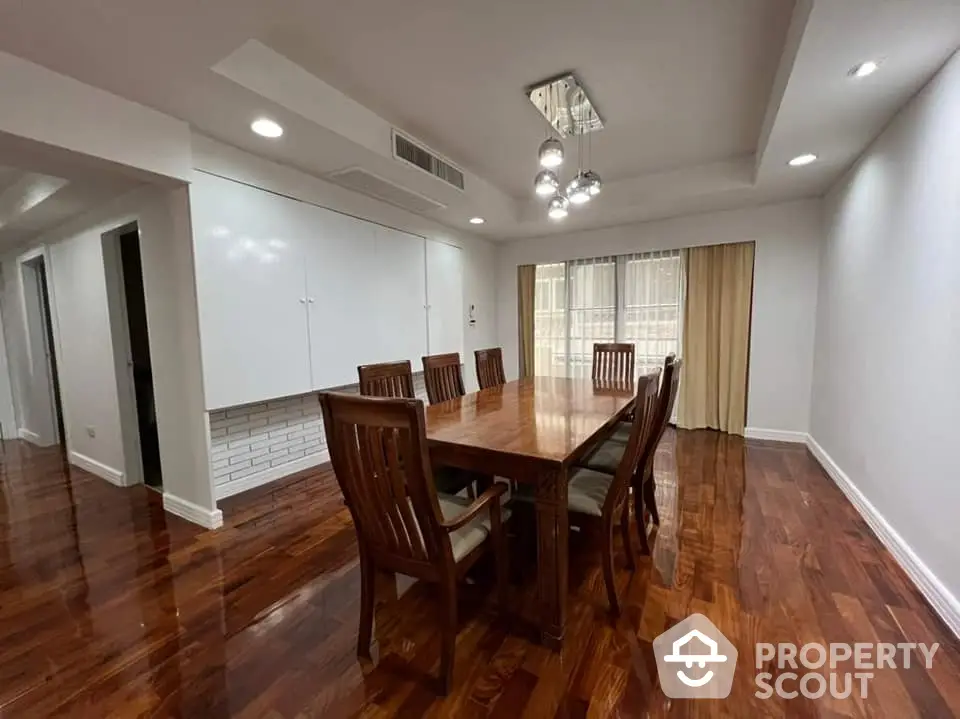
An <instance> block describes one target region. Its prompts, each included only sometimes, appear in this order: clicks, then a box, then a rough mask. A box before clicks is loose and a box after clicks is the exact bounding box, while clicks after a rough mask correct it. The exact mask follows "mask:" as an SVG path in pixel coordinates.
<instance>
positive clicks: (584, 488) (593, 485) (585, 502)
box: [513, 467, 613, 517]
mask: <svg viewBox="0 0 960 719" xmlns="http://www.w3.org/2000/svg"><path fill="white" fill-rule="evenodd" d="M612 482H613V477H612V476H611V475H609V474H603V473H602V472H594V471H593V470H590V469H584V468H583V467H578V468H577V469H574V470H573V473H572V474H571V475H570V481H569V482H568V484H567V510H568V511H570V512H579V513H581V514H589V515H591V516H594V517H599V516H601V515H602V514H603V503H604V501H605V500H606V498H607V492H608V491H609V490H610V484H611V483H612ZM513 499H514V500H515V501H518V502H528V503H533V501H534V493H533V487H531V486H530V485H527V484H521V485H520V486H519V487H518V490H517V493H516V494H515V495H514V497H513Z"/></svg>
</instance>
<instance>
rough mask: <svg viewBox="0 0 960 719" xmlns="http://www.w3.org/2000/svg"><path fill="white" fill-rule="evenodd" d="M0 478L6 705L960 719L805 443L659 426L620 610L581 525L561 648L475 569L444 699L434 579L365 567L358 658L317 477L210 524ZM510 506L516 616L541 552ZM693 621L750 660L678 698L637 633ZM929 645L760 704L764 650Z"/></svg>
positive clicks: (956, 698)
mask: <svg viewBox="0 0 960 719" xmlns="http://www.w3.org/2000/svg"><path fill="white" fill-rule="evenodd" d="M2 466H3V470H2V473H0V637H2V644H0V716H3V717H28V718H30V719H33V718H34V717H46V716H68V717H88V716H89V717H139V716H149V717H190V718H192V717H198V718H203V719H218V718H220V717H254V718H260V717H269V718H271V719H273V718H278V717H324V719H332V718H333V717H348V716H410V717H420V716H453V717H474V716H478V717H479V716H496V717H500V716H506V717H517V718H519V717H579V716H597V717H607V716H622V717H634V716H636V717H643V716H666V715H669V716H725V717H752V716H811V717H813V716H830V717H833V716H850V717H858V716H864V717H865V716H870V717H880V716H889V717H897V718H900V717H910V716H930V717H949V716H958V715H960V647H958V643H957V641H956V640H955V639H954V638H953V637H951V636H950V635H949V633H948V631H947V630H946V629H945V628H944V626H943V625H942V624H941V623H940V621H939V620H938V619H937V618H936V616H935V615H934V614H933V613H932V611H931V610H930V609H929V607H928V605H927V604H926V602H925V601H924V599H923V598H922V597H921V596H920V594H919V593H918V592H917V590H916V589H915V588H914V587H913V586H912V585H911V584H910V583H909V581H908V580H907V578H906V577H905V575H904V574H903V572H902V571H901V570H900V569H899V568H898V567H897V566H896V564H895V563H894V561H893V560H892V558H891V557H890V555H889V554H888V553H887V552H886V551H885V550H884V549H883V548H882V546H881V545H880V544H879V542H878V541H877V540H876V539H875V538H874V536H873V535H872V534H871V533H870V531H869V529H868V528H867V526H866V524H865V523H864V521H863V520H862V519H861V518H860V516H859V515H858V514H857V512H856V511H855V510H854V508H853V507H852V506H851V505H850V504H849V503H848V502H847V501H846V499H845V498H844V497H843V495H842V494H841V493H840V492H839V491H838V490H837V489H836V487H834V485H833V484H832V483H831V482H830V480H829V479H827V478H826V476H825V475H824V474H823V473H822V471H821V470H820V468H819V467H818V465H817V464H816V463H815V462H814V460H813V459H812V458H811V457H810V456H809V455H808V454H807V452H806V450H805V449H803V448H801V447H791V446H788V445H774V444H767V443H751V442H744V441H743V440H740V439H737V438H732V437H727V436H724V435H720V434H716V433H711V432H676V433H675V432H672V431H671V432H668V434H667V437H666V438H665V440H664V442H663V444H662V445H661V451H660V452H659V453H658V456H657V464H656V472H657V481H658V504H659V506H660V508H661V509H660V514H661V517H662V525H661V527H660V529H659V532H658V534H657V535H656V536H655V538H654V551H653V555H652V556H650V557H642V558H640V560H639V566H638V569H637V571H636V572H633V573H630V572H628V571H627V570H626V567H625V565H624V562H623V558H622V553H621V556H620V557H619V559H618V561H619V564H618V574H617V577H618V582H619V589H620V594H621V598H622V600H623V604H624V614H623V616H622V617H621V619H620V620H619V621H618V622H616V623H613V622H611V620H610V619H609V617H608V614H607V611H606V598H605V595H604V589H603V580H602V577H601V576H600V569H599V564H598V560H597V558H598V553H597V551H596V547H594V546H592V544H593V538H592V537H590V536H585V535H582V534H578V533H573V536H572V537H571V555H572V557H571V571H570V593H569V594H570V596H569V601H570V605H569V623H568V634H567V639H566V643H565V646H564V649H563V651H562V652H561V653H558V654H557V653H552V652H550V651H548V650H546V649H544V648H542V647H540V646H538V645H537V644H535V643H533V642H532V641H531V639H532V634H531V632H530V631H529V628H528V626H527V624H526V623H525V622H524V621H522V620H520V619H518V618H516V617H515V616H513V615H511V616H509V617H504V616H500V615H498V614H497V613H496V612H495V611H494V609H493V606H492V603H491V600H492V595H491V593H490V589H491V581H490V580H491V577H490V576H489V572H488V570H487V568H485V567H483V566H481V567H479V570H478V572H477V574H476V576H474V577H473V578H472V579H471V582H470V583H468V584H467V585H465V586H464V587H463V589H462V591H461V602H460V633H459V635H458V638H457V664H456V682H455V687H454V691H453V692H452V693H451V695H450V696H449V697H447V698H444V699H440V698H438V697H437V696H436V694H435V692H434V687H433V685H432V683H431V678H430V677H431V675H432V674H433V673H435V671H436V664H437V662H438V659H439V632H438V631H437V629H436V624H435V621H434V617H435V615H436V604H435V603H434V600H433V598H432V597H431V596H430V594H429V591H428V588H427V587H424V586H422V585H421V584H419V583H411V582H409V581H405V580H403V579H401V580H399V581H395V580H393V579H392V578H389V577H382V578H381V579H380V581H379V582H378V592H379V597H381V598H382V601H381V602H380V603H379V604H378V607H377V612H376V630H375V639H376V645H375V648H374V662H372V663H369V662H367V663H362V662H360V661H359V660H358V659H357V657H356V652H355V642H356V629H357V618H358V611H359V593H360V588H359V570H358V566H357V556H356V543H355V539H354V533H353V529H352V525H351V522H350V517H349V514H348V512H347V511H346V510H345V508H344V507H343V506H342V504H341V502H340V496H339V492H338V490H337V487H336V483H335V481H334V480H333V477H332V475H331V474H330V473H329V471H316V472H312V473H307V474H304V475H301V476H299V477H297V478H294V479H292V480H287V481H284V482H281V483H277V484H274V485H270V486H268V487H265V488H261V489H259V490H255V491H253V492H250V493H247V494H246V495H242V496H238V497H235V498H233V499H231V500H228V501H226V502H224V503H223V510H224V515H225V521H226V525H225V527H224V528H223V529H221V530H219V531H216V532H203V531H200V530H198V529H196V528H194V527H193V526H192V525H189V524H187V523H186V522H183V521H181V520H179V519H177V518H175V517H171V516H169V515H166V514H165V513H164V512H163V510H162V508H161V506H160V501H159V497H158V496H157V495H155V494H153V493H151V492H150V491H148V490H146V489H144V488H142V487H136V488H130V489H119V488H116V487H113V486H111V485H109V484H107V483H106V482H104V481H103V480H101V479H98V478H96V477H92V476H91V475H89V474H87V473H85V472H83V471H82V470H78V469H75V468H70V467H66V466H64V465H63V464H62V462H61V459H60V456H59V454H58V453H57V452H56V451H55V450H39V449H36V448H33V447H31V446H29V445H27V444H24V443H21V442H7V443H6V447H5V454H4V456H3V458H2ZM526 521H529V520H525V519H524V518H523V516H522V515H521V516H520V517H519V522H520V524H519V525H518V526H517V531H516V533H517V535H518V536H516V537H515V541H514V543H513V545H512V555H513V556H512V558H511V561H512V564H513V566H512V569H513V586H512V591H513V592H514V596H515V601H514V602H513V605H514V606H515V608H516V614H517V615H518V616H522V615H529V613H530V612H531V611H534V607H533V606H532V602H533V591H534V590H535V582H534V581H533V572H534V567H535V564H534V563H533V558H532V557H531V556H530V547H529V543H528V542H527V541H526V538H525V535H526V529H527V527H525V526H523V523H524V522H526ZM693 612H701V613H703V614H705V615H707V616H708V617H710V618H711V619H712V620H713V621H714V622H715V623H716V624H717V625H718V626H719V627H720V629H721V630H722V631H723V632H724V633H725V634H726V636H727V637H728V638H729V639H730V640H731V641H733V642H734V644H735V645H736V646H737V647H738V649H739V651H740V658H741V659H740V666H739V670H738V672H737V675H736V679H735V682H734V689H733V694H732V695H731V697H730V698H729V699H726V700H722V701H700V702H690V701H687V702H684V701H674V702H672V703H671V702H670V701H668V700H667V699H665V698H664V697H663V695H662V693H661V692H660V690H659V687H658V682H657V679H656V666H655V661H654V658H653V653H652V648H651V642H652V640H653V639H654V637H656V636H657V635H658V634H660V633H661V632H662V631H664V630H665V629H666V628H669V627H670V626H672V625H673V624H675V623H676V622H677V621H679V620H681V619H683V618H684V617H686V616H688V615H689V614H691V613H693ZM758 641H764V642H793V643H797V644H802V643H805V642H811V641H814V642H821V643H828V642H831V641H833V642H853V641H861V642H877V641H889V642H898V641H921V642H927V643H930V642H940V644H941V649H940V652H939V653H938V654H937V655H936V657H935V661H934V667H933V669H932V670H930V671H927V670H926V669H925V668H923V667H922V666H918V665H917V664H914V666H913V668H911V669H910V670H897V671H894V670H889V669H884V670H879V671H877V678H876V679H874V680H873V682H872V683H871V691H870V695H869V696H868V697H867V698H866V699H864V700H861V699H859V698H857V699H849V700H845V701H841V700H826V699H821V700H816V701H814V700H809V699H803V698H798V699H794V700H791V701H785V700H769V701H761V700H759V699H757V698H755V697H754V691H755V686H754V683H753V682H754V674H755V671H754V669H753V666H752V665H753V645H754V643H755V642H758Z"/></svg>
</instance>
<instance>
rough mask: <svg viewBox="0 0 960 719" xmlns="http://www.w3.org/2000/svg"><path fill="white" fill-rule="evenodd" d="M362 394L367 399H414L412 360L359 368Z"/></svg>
mask: <svg viewBox="0 0 960 719" xmlns="http://www.w3.org/2000/svg"><path fill="white" fill-rule="evenodd" d="M357 374H358V375H360V394H362V395H364V396H365V397H405V398H407V399H413V398H414V397H415V396H416V395H415V394H414V390H413V370H412V369H411V368H410V360H404V361H403V362H381V363H380V364H365V365H361V366H360V367H357Z"/></svg>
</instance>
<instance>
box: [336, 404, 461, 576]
mask: <svg viewBox="0 0 960 719" xmlns="http://www.w3.org/2000/svg"><path fill="white" fill-rule="evenodd" d="M320 406H321V408H322V410H323V426H324V431H325V432H326V435H327V446H328V448H329V450H330V461H331V463H332V464H333V471H334V473H335V474H336V477H337V482H338V483H339V484H340V489H341V491H342V492H343V495H344V497H345V498H346V500H347V506H348V507H349V508H350V513H351V515H352V516H353V521H354V525H355V526H356V530H357V535H358V538H359V541H360V542H361V543H363V545H364V547H365V548H366V549H367V550H369V551H370V552H371V553H372V555H373V556H374V557H375V559H376V560H377V561H380V560H383V561H380V563H386V565H387V566H391V563H392V565H393V566H403V567H411V568H414V569H417V568H420V569H422V570H423V571H424V572H428V571H433V573H435V574H437V573H439V572H440V571H441V568H442V567H443V566H453V565H452V563H453V555H452V553H451V551H452V550H451V547H450V542H449V540H448V539H447V533H446V530H444V529H443V527H442V526H441V524H440V523H441V521H442V520H441V517H442V515H441V514H440V505H439V502H438V500H437V492H436V488H435V485H434V480H433V474H432V470H431V467H430V461H429V455H428V453H427V440H426V431H425V427H426V423H425V420H424V414H423V403H422V402H420V401H419V400H412V399H382V398H371V397H358V396H356V395H350V394H341V393H336V392H324V393H321V395H320Z"/></svg>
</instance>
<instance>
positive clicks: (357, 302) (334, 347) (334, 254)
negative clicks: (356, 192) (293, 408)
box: [306, 207, 377, 389]
mask: <svg viewBox="0 0 960 719" xmlns="http://www.w3.org/2000/svg"><path fill="white" fill-rule="evenodd" d="M309 211H310V214H311V216H312V218H313V221H312V224H311V233H310V236H309V239H308V242H307V248H308V251H307V261H306V267H307V286H308V290H309V291H308V297H309V305H308V306H309V312H310V358H311V368H312V383H313V388H314V389H324V388H330V387H341V386H343V385H348V384H356V383H357V366H359V365H361V364H368V363H369V362H374V361H377V360H375V359H371V357H372V356H374V354H375V352H376V347H377V338H376V328H375V326H374V323H373V318H374V317H375V311H376V302H375V297H374V293H375V291H376V282H377V277H376V271H377V263H376V225H373V224H371V223H369V222H364V221H362V220H358V219H356V218H353V217H349V216H347V215H341V214H339V213H336V212H332V211H329V210H322V209H320V208H317V207H309Z"/></svg>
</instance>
